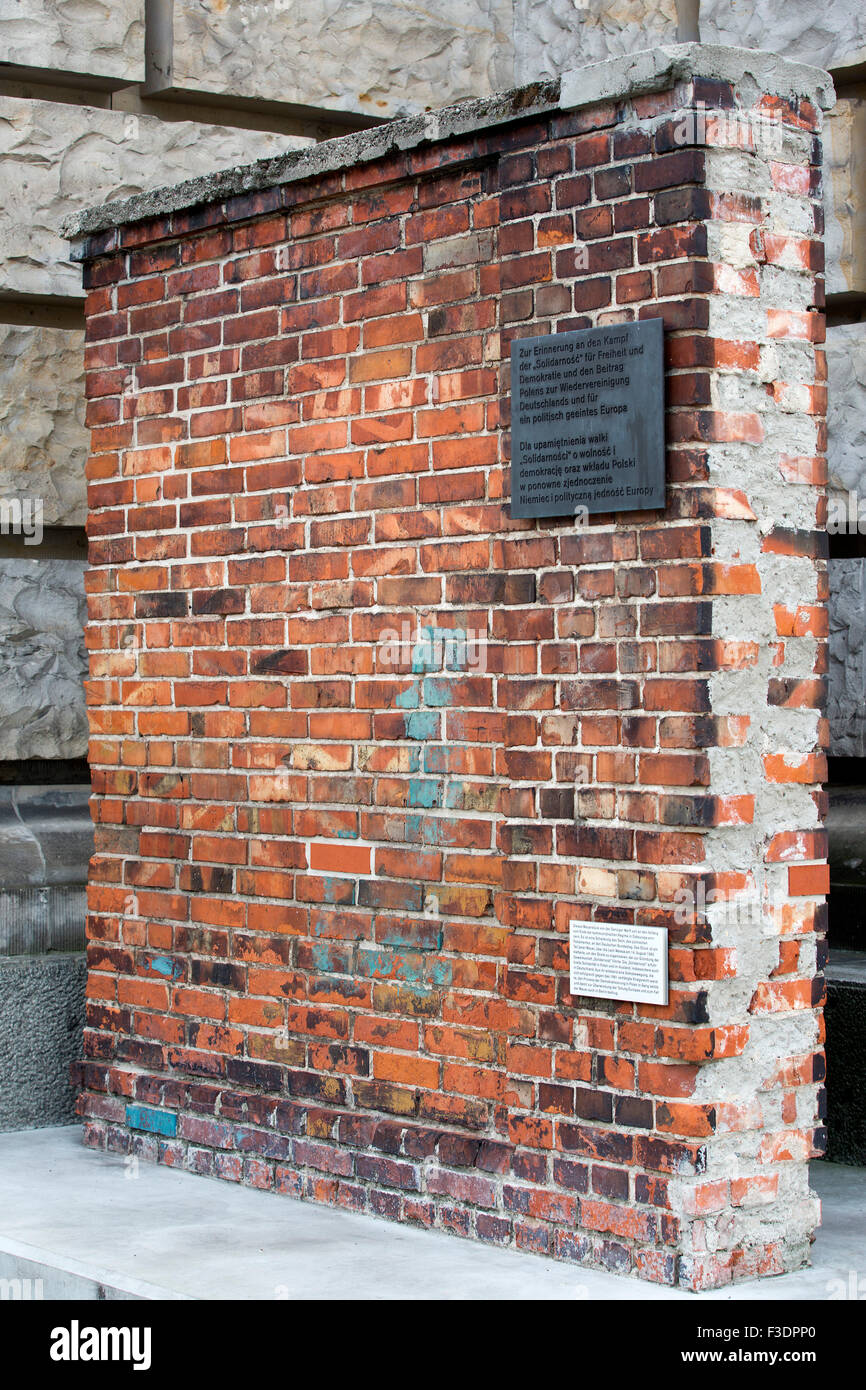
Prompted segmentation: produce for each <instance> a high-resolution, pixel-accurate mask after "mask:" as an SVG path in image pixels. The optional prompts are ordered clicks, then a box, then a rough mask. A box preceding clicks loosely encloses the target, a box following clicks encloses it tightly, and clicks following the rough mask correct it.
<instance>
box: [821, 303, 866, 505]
mask: <svg viewBox="0 0 866 1390" xmlns="http://www.w3.org/2000/svg"><path fill="white" fill-rule="evenodd" d="M827 377H828V385H829V399H828V406H827V433H828V448H827V462H828V467H829V473H830V478H829V484H830V490H831V493H832V492H847V491H848V490H849V489H856V490H857V491H858V492H859V494H860V497H861V498H862V499H863V500H864V503H866V323H846V324H840V325H838V326H837V327H834V328H829V329H828V330H827Z"/></svg>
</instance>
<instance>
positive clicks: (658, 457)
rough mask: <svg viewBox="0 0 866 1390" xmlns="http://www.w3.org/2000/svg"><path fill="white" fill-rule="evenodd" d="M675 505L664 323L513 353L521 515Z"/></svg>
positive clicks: (519, 344) (615, 328)
mask: <svg viewBox="0 0 866 1390" xmlns="http://www.w3.org/2000/svg"><path fill="white" fill-rule="evenodd" d="M664 504H665V444H664V364H663V346H662V321H661V319H645V320H644V321H643V322H641V323H617V324H611V325H610V326H609V327H607V328H582V329H580V330H579V331H577V332H575V333H553V334H550V335H548V336H546V337H543V338H516V339H515V340H514V342H513V343H512V344H511V515H512V516H513V517H520V516H568V515H569V514H572V513H581V512H628V511H635V510H636V509H644V508H651V507H663V506H664Z"/></svg>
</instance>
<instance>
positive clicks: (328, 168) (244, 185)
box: [60, 43, 835, 259]
mask: <svg viewBox="0 0 866 1390" xmlns="http://www.w3.org/2000/svg"><path fill="white" fill-rule="evenodd" d="M695 77H702V78H707V79H710V80H716V81H722V82H731V83H733V84H734V85H735V86H739V85H740V84H743V85H745V86H746V87H747V88H748V89H749V91H751V92H752V93H754V94H755V95H757V94H758V93H759V92H772V93H774V94H776V95H778V96H781V97H790V98H796V97H798V96H808V97H809V98H810V99H811V100H812V101H815V102H817V103H818V105H819V106H821V107H823V108H824V109H829V108H830V107H831V106H832V105H833V103H834V101H835V94H834V90H833V82H832V79H831V77H830V75H829V73H827V72H825V71H824V70H823V68H816V67H812V66H811V65H810V64H808V63H798V62H792V61H791V60H790V59H787V58H781V57H778V56H777V55H776V54H774V53H765V52H763V51H762V50H756V49H746V48H728V47H724V46H720V45H714V44H699V43H684V44H672V45H662V46H660V47H657V48H648V49H643V50H641V51H640V52H637V53H630V54H627V55H626V56H625V57H621V58H607V59H605V60H604V61H602V62H598V63H587V64H586V65H585V66H584V67H582V68H580V69H579V71H577V72H568V73H565V74H564V75H563V76H562V78H561V79H556V78H554V79H552V80H550V81H545V82H537V83H533V84H531V85H529V86H526V87H522V88H519V89H518V90H517V91H512V92H505V93H501V94H498V95H495V96H491V97H484V98H481V99H474V100H469V101H461V102H456V103H455V104H454V105H452V106H443V107H441V108H440V109H438V110H435V111H427V112H424V113H423V114H421V115H418V116H408V117H405V118H403V119H402V120H395V121H386V122H385V123H384V124H382V125H379V126H375V127H374V128H373V129H372V130H363V131H360V132H355V133H353V134H351V135H342V136H338V137H336V138H333V139H330V140H323V141H322V142H321V143H320V144H317V145H314V146H312V147H310V148H307V149H303V150H297V151H292V152H290V153H288V154H285V155H280V156H277V157H275V158H273V159H260V160H258V161H257V162H256V163H254V164H246V165H240V166H238V167H236V168H234V169H225V170H221V171H219V172H218V173H214V174H208V175H204V176H202V177H201V178H196V179H188V180H187V181H186V182H184V183H179V184H175V185H173V186H171V187H166V188H158V189H155V190H154V191H152V192H148V193H141V194H138V195H137V196H135V197H133V198H126V199H118V200H117V201H115V202H111V203H104V204H102V205H101V206H97V207H91V208H87V209H85V210H84V211H81V212H77V213H75V214H74V215H73V216H71V217H69V218H67V219H66V221H65V222H64V223H63V224H62V226H61V229H60V230H61V233H62V235H63V236H65V237H67V238H69V239H70V240H77V239H79V238H82V237H87V236H90V235H93V234H94V233H97V232H103V231H106V230H108V229H109V228H111V227H119V226H123V225H124V224H126V223H129V222H139V221H142V220H146V219H150V218H157V217H162V216H164V215H165V214H167V213H172V212H180V211H182V210H186V209H188V208H191V207H196V206H200V205H202V204H205V203H213V202H219V201H220V200H222V199H224V198H231V197H237V196H240V195H242V194H249V193H254V192H257V191H258V190H260V189H265V188H274V187H276V186H278V185H280V184H285V183H294V182H297V181H299V180H302V179H310V178H315V177H316V176H317V175H320V174H325V173H332V172H336V171H338V170H345V169H348V168H351V167H352V166H353V165H357V164H365V163H369V162H370V161H372V160H376V159H382V158H384V157H385V156H387V155H391V154H395V153H398V152H400V151H405V150H411V149H415V148H417V147H419V146H421V145H425V144H435V143H438V142H439V141H443V140H447V139H450V138H452V137H454V136H460V135H465V134H468V133H470V132H473V131H480V130H485V129H489V128H491V127H493V126H498V125H504V124H506V123H508V122H509V121H516V120H521V119H525V118H527V117H531V116H538V115H542V114H545V113H550V112H555V111H573V110H575V109H577V108H579V107H585V106H591V105H593V104H595V103H597V102H606V101H621V100H627V99H629V98H631V97H636V96H643V95H645V94H647V93H649V92H658V91H664V90H667V89H669V88H670V87H673V86H675V85H676V84H677V83H680V82H688V81H690V80H691V79H692V78H695ZM79 256H80V253H77V252H76V251H75V250H74V251H73V259H77V258H79Z"/></svg>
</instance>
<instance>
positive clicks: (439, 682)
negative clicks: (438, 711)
mask: <svg viewBox="0 0 866 1390" xmlns="http://www.w3.org/2000/svg"><path fill="white" fill-rule="evenodd" d="M453 702H454V682H453V681H450V680H448V679H447V678H444V677H442V676H428V677H427V679H426V680H425V682H424V703H425V705H432V706H433V707H434V708H435V707H437V706H438V707H440V708H441V707H443V706H446V705H450V704H453Z"/></svg>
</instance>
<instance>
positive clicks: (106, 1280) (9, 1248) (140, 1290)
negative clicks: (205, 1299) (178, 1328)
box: [0, 1235, 192, 1303]
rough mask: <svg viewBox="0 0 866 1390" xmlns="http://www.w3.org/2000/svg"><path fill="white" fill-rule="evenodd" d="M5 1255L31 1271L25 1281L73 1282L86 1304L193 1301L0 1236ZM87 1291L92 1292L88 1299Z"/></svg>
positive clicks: (158, 1286)
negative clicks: (54, 1278)
mask: <svg viewBox="0 0 866 1390" xmlns="http://www.w3.org/2000/svg"><path fill="white" fill-rule="evenodd" d="M4 1255H5V1256H7V1257H8V1258H9V1259H11V1260H15V1261H16V1262H18V1263H19V1264H27V1265H28V1266H29V1267H30V1272H29V1273H28V1274H25V1275H24V1276H23V1277H24V1278H31V1279H40V1278H41V1279H43V1280H44V1281H45V1282H46V1283H47V1282H48V1280H49V1279H50V1278H51V1275H52V1274H55V1275H56V1274H60V1275H65V1276H66V1277H67V1278H68V1279H69V1280H70V1281H71V1282H72V1281H74V1283H75V1284H78V1285H80V1286H81V1287H80V1289H78V1290H76V1294H77V1297H78V1298H81V1299H85V1300H87V1301H88V1302H93V1301H94V1300H98V1301H100V1302H101V1301H102V1300H103V1299H104V1298H105V1296H106V1292H108V1293H119V1294H122V1295H125V1296H126V1298H128V1299H135V1300H147V1301H148V1302H152V1301H162V1300H166V1301H171V1302H183V1303H186V1302H189V1301H190V1300H191V1299H192V1295H191V1294H186V1293H178V1292H177V1291H176V1290H175V1289H171V1288H169V1287H168V1286H167V1285H163V1284H153V1283H150V1282H149V1281H148V1280H146V1279H137V1278H136V1277H135V1275H134V1274H119V1273H117V1272H115V1271H114V1270H112V1269H108V1268H93V1267H90V1266H88V1265H87V1264H85V1263H84V1262H83V1261H81V1260H76V1259H73V1258H72V1256H70V1255H65V1254H64V1255H57V1254H55V1253H54V1252H53V1251H51V1250H46V1249H44V1247H42V1246H40V1245H28V1243H27V1242H26V1241H23V1240H16V1239H15V1238H14V1237H13V1236H7V1235H0V1259H2V1257H3V1256H4ZM6 1277H7V1278H8V1277H9V1276H6ZM12 1277H16V1276H12ZM17 1277H22V1276H20V1275H19V1276H17ZM90 1289H92V1290H93V1292H92V1293H90V1297H89V1298H88V1291H89V1290H90Z"/></svg>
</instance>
